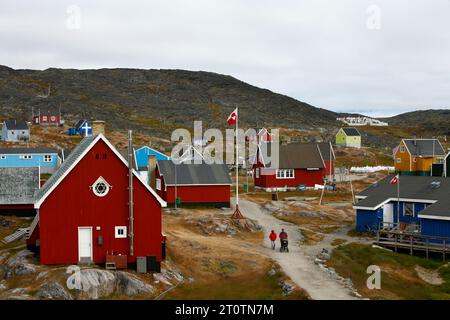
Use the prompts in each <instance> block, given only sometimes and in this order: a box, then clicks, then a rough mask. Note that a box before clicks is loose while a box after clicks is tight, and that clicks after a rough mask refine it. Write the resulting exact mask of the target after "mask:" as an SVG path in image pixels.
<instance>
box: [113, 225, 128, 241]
mask: <svg viewBox="0 0 450 320" xmlns="http://www.w3.org/2000/svg"><path fill="white" fill-rule="evenodd" d="M119 231H123V234H119ZM114 237H115V238H116V239H125V238H126V237H127V227H126V226H117V227H114Z"/></svg>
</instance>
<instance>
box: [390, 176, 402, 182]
mask: <svg viewBox="0 0 450 320" xmlns="http://www.w3.org/2000/svg"><path fill="white" fill-rule="evenodd" d="M399 178H400V177H399V176H398V174H397V175H396V176H394V177H393V178H392V179H391V184H397V183H398V179H399Z"/></svg>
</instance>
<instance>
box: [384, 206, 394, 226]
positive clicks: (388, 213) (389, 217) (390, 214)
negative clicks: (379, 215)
mask: <svg viewBox="0 0 450 320" xmlns="http://www.w3.org/2000/svg"><path fill="white" fill-rule="evenodd" d="M383 222H384V223H386V222H388V223H394V204H393V203H386V204H385V205H384V207H383Z"/></svg>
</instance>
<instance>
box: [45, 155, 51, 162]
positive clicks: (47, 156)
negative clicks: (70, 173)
mask: <svg viewBox="0 0 450 320" xmlns="http://www.w3.org/2000/svg"><path fill="white" fill-rule="evenodd" d="M44 162H52V155H51V154H46V155H44Z"/></svg>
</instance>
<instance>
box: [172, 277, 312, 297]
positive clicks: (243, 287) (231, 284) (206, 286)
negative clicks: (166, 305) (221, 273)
mask: <svg viewBox="0 0 450 320" xmlns="http://www.w3.org/2000/svg"><path fill="white" fill-rule="evenodd" d="M284 279H285V276H284V274H283V273H282V272H280V271H279V270H278V271H277V272H276V273H275V274H274V275H272V276H271V275H269V274H268V273H267V272H265V273H254V274H252V276H249V275H248V274H247V275H242V276H239V277H228V278H226V279H220V280H217V281H214V283H211V282H206V281H202V280H198V281H196V282H193V283H185V284H182V285H180V287H178V288H176V289H175V290H173V291H171V292H170V293H168V295H167V296H165V297H164V299H168V300H180V299H190V300H273V299H288V300H306V299H308V296H307V294H306V293H305V292H304V291H303V290H299V289H296V290H294V292H293V293H292V294H290V295H289V296H287V297H284V296H283V295H282V288H281V286H280V282H281V281H283V280H284Z"/></svg>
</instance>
